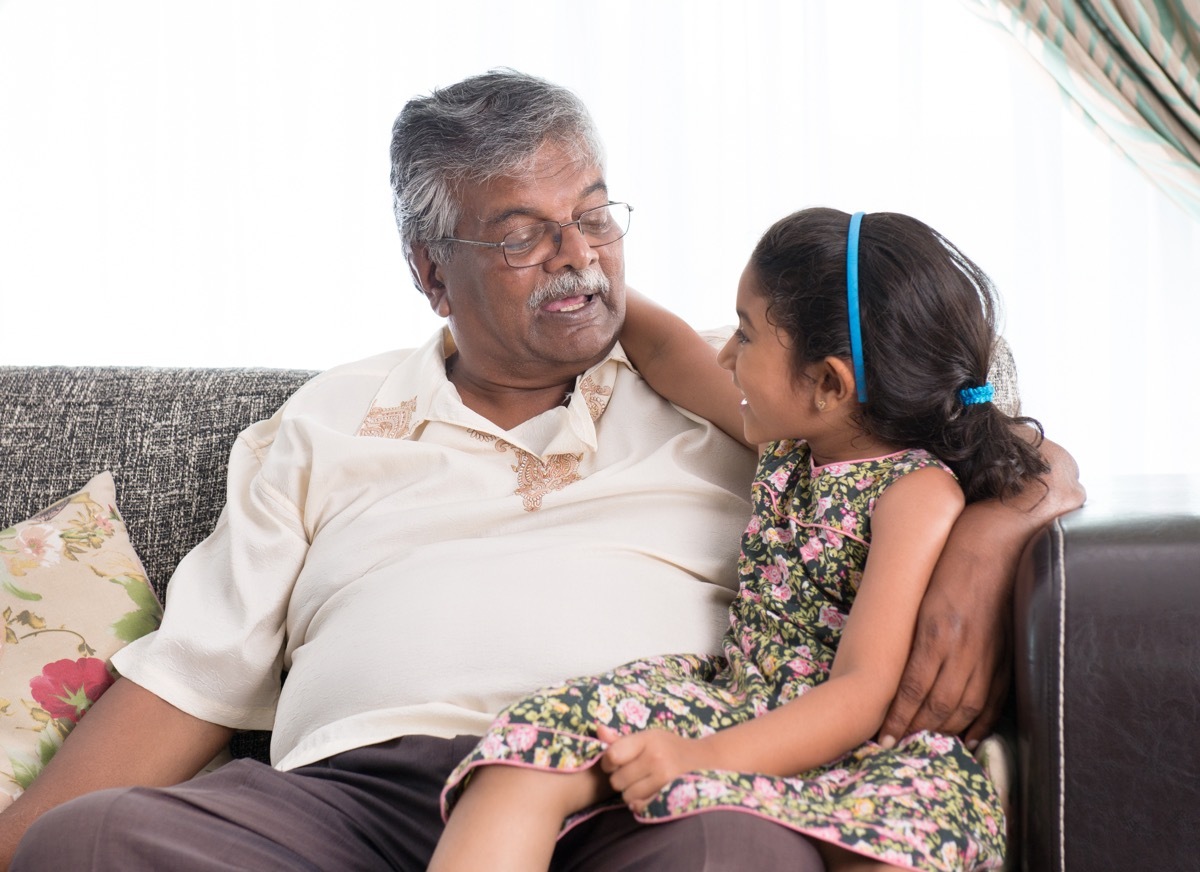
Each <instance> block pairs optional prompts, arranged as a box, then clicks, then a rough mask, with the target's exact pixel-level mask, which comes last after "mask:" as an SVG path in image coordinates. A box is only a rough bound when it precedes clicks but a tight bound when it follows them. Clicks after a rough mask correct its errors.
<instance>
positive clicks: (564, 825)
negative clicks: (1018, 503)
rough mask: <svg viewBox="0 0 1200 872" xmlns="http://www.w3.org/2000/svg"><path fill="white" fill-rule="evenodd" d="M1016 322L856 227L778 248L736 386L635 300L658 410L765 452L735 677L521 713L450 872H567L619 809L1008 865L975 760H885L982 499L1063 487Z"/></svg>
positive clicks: (823, 230)
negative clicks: (923, 611) (1048, 477)
mask: <svg viewBox="0 0 1200 872" xmlns="http://www.w3.org/2000/svg"><path fill="white" fill-rule="evenodd" d="M631 296H632V295H631ZM993 305H994V304H993V294H992V289H991V284H990V282H989V281H988V279H987V276H985V275H984V274H983V272H982V271H980V269H979V268H978V267H976V266H975V264H973V263H972V262H971V261H970V260H968V259H967V258H966V256H964V255H963V254H962V252H960V251H959V250H958V249H957V248H956V247H954V246H953V245H952V244H951V243H950V242H949V241H947V240H946V239H945V238H943V237H942V236H941V235H939V234H938V233H937V232H935V231H934V230H932V229H931V228H929V227H927V226H925V225H924V224H922V223H921V222H919V221H917V220H915V219H913V218H909V217H906V216H904V215H896V214H872V215H868V216H866V217H864V216H863V214H862V213H859V214H856V215H854V216H850V215H847V214H845V213H843V212H838V211H835V210H832V209H809V210H805V211H802V212H798V213H796V214H794V215H790V216H788V217H787V218H784V219H783V220H782V221H779V222H778V223H777V224H775V226H773V227H772V228H771V229H770V230H768V231H767V233H766V235H764V236H763V238H762V239H761V241H760V242H759V243H758V246H757V247H756V248H755V250H754V253H753V254H752V255H751V258H750V262H749V264H748V265H747V267H746V269H745V272H744V273H743V275H742V279H741V282H740V284H739V286H738V292H737V315H738V329H737V331H736V332H735V333H734V335H733V337H732V338H731V339H730V340H729V342H728V343H727V344H726V345H725V347H724V348H723V349H722V350H721V352H720V354H719V355H718V357H717V361H716V362H717V363H719V365H720V367H723V368H724V369H726V370H728V371H729V372H730V373H732V375H733V379H732V384H731V383H730V380H729V376H728V375H727V374H726V373H723V372H721V370H720V369H719V368H718V367H717V366H716V365H715V364H714V361H713V357H712V352H711V350H710V349H709V348H708V346H707V345H706V343H704V342H703V340H701V339H700V338H699V337H698V336H697V335H696V334H695V333H694V332H692V331H691V329H690V328H688V327H687V325H686V324H684V323H683V322H682V321H680V320H679V319H677V318H675V317H674V316H672V315H669V314H668V313H666V312H665V311H664V310H662V309H659V308H658V307H656V306H653V305H651V304H649V303H648V302H646V301H644V300H640V299H637V298H634V299H631V300H630V305H629V314H628V317H627V322H626V328H625V331H624V332H623V333H622V344H623V345H624V347H625V348H626V350H627V352H628V353H629V354H630V356H631V358H632V359H633V360H634V362H635V363H636V364H637V365H638V368H639V370H640V371H641V373H642V374H643V375H644V376H645V378H646V379H647V381H649V382H650V384H651V385H652V386H653V387H654V388H655V390H657V391H658V392H659V393H661V394H662V395H663V396H665V397H667V398H668V399H670V400H672V401H673V402H675V403H677V404H679V405H681V406H684V407H685V408H688V409H690V410H691V411H693V412H696V413H698V414H701V415H704V416H705V417H708V418H710V419H711V420H713V421H714V422H716V423H717V424H718V425H720V426H721V427H722V428H723V429H725V430H726V431H727V432H729V433H730V434H736V435H737V436H738V437H739V438H744V440H745V441H746V442H747V443H749V444H753V445H761V446H763V447H762V449H761V459H760V462H759V468H758V472H757V474H756V476H755V481H754V484H753V493H752V500H753V504H754V513H753V515H752V517H751V518H750V523H749V525H748V526H747V528H746V532H745V534H744V536H743V538H742V555H741V559H740V563H739V575H740V590H739V593H738V595H737V597H736V598H735V600H734V602H733V603H732V605H731V606H730V628H729V631H728V632H727V633H726V635H725V638H724V642H723V649H724V656H723V657H717V656H708V655H696V654H684V655H671V656H661V657H650V658H647V659H645V660H640V661H636V662H634V663H628V664H626V665H624V666H620V667H618V668H616V669H614V670H613V671H612V672H610V673H608V674H606V675H602V676H597V677H591V678H584V679H579V680H575V681H571V682H569V683H568V684H566V685H564V686H562V687H556V688H549V689H545V690H542V691H540V692H539V693H537V694H535V695H533V696H530V697H528V698H527V699H524V700H522V701H520V702H518V703H516V704H515V705H513V706H511V707H510V708H508V709H507V710H505V711H504V712H503V713H501V714H500V716H499V717H498V718H497V720H496V722H495V723H494V724H493V726H492V727H491V729H490V731H489V733H488V735H487V736H485V737H484V738H483V740H482V741H481V742H480V743H479V745H478V747H477V748H476V750H475V751H474V752H473V753H472V754H471V755H470V756H469V757H468V758H467V759H466V760H464V761H463V762H462V764H461V765H460V766H459V767H458V769H457V770H456V771H455V772H454V774H453V775H452V776H451V778H450V781H449V784H448V786H447V789H446V792H445V793H444V795H443V809H444V810H445V813H446V814H448V815H449V822H448V826H447V829H446V832H445V834H444V836H443V838H442V841H441V842H440V844H439V846H438V849H437V852H436V854H435V855H434V859H433V865H432V866H431V867H430V868H431V869H433V870H446V869H459V870H473V869H482V868H487V869H513V870H518V869H519V870H529V869H538V868H541V869H545V868H546V867H547V866H548V865H549V862H550V857H551V854H552V852H553V848H554V843H555V839H556V838H557V837H558V836H559V835H560V834H561V833H562V832H564V831H565V830H566V829H568V828H570V827H571V826H572V825H574V824H575V823H577V822H578V821H580V820H582V819H584V818H586V817H588V816H590V815H592V814H595V813H598V812H599V811H602V810H605V809H608V808H612V807H615V806H617V805H620V804H624V805H626V806H627V807H628V808H629V809H630V810H631V811H632V812H633V814H634V815H635V816H636V817H637V818H638V819H639V820H641V821H644V822H648V823H649V822H661V821H666V820H670V819H673V818H679V817H684V816H687V815H692V814H697V813H703V812H706V811H710V810H716V809H725V810H728V809H734V810H738V811H744V812H748V813H751V814H755V815H760V816H763V817H766V818H769V819H771V820H774V821H777V822H778V823H780V824H781V825H783V826H787V827H791V828H793V829H795V830H797V831H799V832H801V833H803V834H804V835H806V836H807V837H809V838H810V839H812V840H813V841H814V842H815V844H816V845H817V847H818V849H819V850H820V851H821V854H822V856H823V858H824V859H825V862H826V863H827V864H828V866H829V867H830V868H831V869H835V870H843V869H852V868H858V867H860V866H861V867H863V868H870V869H880V868H899V869H937V870H951V869H955V870H957V869H980V868H995V867H998V866H1000V865H1001V863H1002V861H1003V851H1004V820H1003V814H1002V812H1001V811H1000V809H999V803H998V800H997V798H996V795H995V792H994V790H993V788H992V785H991V784H990V783H989V781H988V779H987V776H986V775H985V773H984V772H983V770H982V769H981V767H980V766H979V764H977V763H976V761H975V760H974V759H973V758H972V756H971V755H970V753H969V752H968V751H967V749H966V748H965V747H964V746H963V745H962V743H961V742H960V740H958V739H957V738H954V737H951V736H944V735H940V734H934V733H927V732H922V733H916V734H913V735H910V736H908V737H906V738H904V739H902V740H900V741H899V742H898V743H892V742H888V743H887V746H884V745H880V744H877V743H875V742H873V741H872V740H871V739H872V737H873V736H874V735H875V734H876V732H877V731H878V730H879V727H880V725H881V724H882V722H883V717H884V714H885V712H886V711H887V707H888V705H889V703H890V702H891V700H892V699H893V697H894V696H895V694H896V690H897V687H898V684H899V681H900V675H901V672H902V669H903V666H904V663H905V661H906V659H907V656H908V650H909V646H910V644H911V640H912V635H913V631H914V627H915V624H916V616H917V609H918V606H919V604H920V602H921V598H922V596H923V594H924V591H925V586H926V584H927V582H928V579H929V576H930V574H931V573H932V571H933V567H934V563H935V562H936V560H937V557H938V555H939V553H940V552H941V549H942V545H943V544H944V542H945V540H946V537H947V535H948V533H949V531H950V528H951V526H952V525H953V523H954V520H955V518H956V517H957V515H958V513H959V512H960V511H961V509H962V507H963V505H964V502H965V501H972V500H977V499H985V498H989V497H1004V496H1006V495H1010V494H1013V493H1015V492H1016V491H1018V490H1020V489H1021V488H1022V486H1023V485H1024V484H1025V483H1026V482H1028V481H1030V480H1033V479H1035V478H1037V476H1039V475H1040V474H1041V473H1043V472H1045V471H1046V468H1045V465H1044V463H1043V462H1042V460H1041V458H1040V457H1039V455H1038V454H1037V452H1036V450H1035V448H1034V445H1035V444H1036V441H1037V439H1038V438H1040V427H1038V426H1037V424H1036V422H1033V421H1030V419H1024V418H1018V419H1013V418H1010V417H1008V416H1006V415H1004V414H1003V413H1001V412H1000V411H999V410H998V409H997V408H996V407H995V406H994V405H993V404H992V403H991V402H990V400H991V397H992V386H991V385H990V384H988V383H987V373H988V365H989V357H990V354H991V349H992V345H993V342H994V340H995V332H994V327H993ZM1014 423H1028V424H1033V425H1034V428H1036V431H1035V429H1033V428H1018V427H1014V426H1013V424H1014ZM1022 430H1028V434H1029V438H1025V437H1023V436H1021V435H1019V433H1020V432H1021V431H1022ZM956 479H957V481H956ZM868 547H869V549H870V556H869V558H868ZM631 607H634V606H633V605H631ZM663 619H664V620H670V616H669V615H665V616H663ZM489 764H504V765H489ZM451 810H453V813H452V814H451V813H450V812H451Z"/></svg>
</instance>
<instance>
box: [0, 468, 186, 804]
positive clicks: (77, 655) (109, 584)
mask: <svg viewBox="0 0 1200 872" xmlns="http://www.w3.org/2000/svg"><path fill="white" fill-rule="evenodd" d="M0 612H2V613H3V618H4V641H3V644H2V646H0V808H3V807H5V806H7V805H8V804H9V803H11V802H12V801H13V800H14V799H15V798H16V797H17V796H18V795H19V794H20V793H21V791H23V790H24V789H25V788H26V787H28V786H29V783H30V782H31V781H33V779H34V778H35V777H36V776H37V775H38V773H39V772H41V771H42V768H43V767H44V766H45V765H46V763H47V762H48V761H49V760H50V758H51V757H53V756H54V752H55V751H57V750H58V748H59V746H60V745H61V744H62V740H63V739H64V738H65V737H66V736H67V734H68V733H70V732H71V730H72V729H73V728H74V726H75V724H76V723H78V722H79V719H80V718H81V717H83V715H84V713H85V712H86V711H87V709H88V707H89V706H90V705H91V704H92V703H94V702H95V701H96V700H97V699H99V697H100V695H101V694H102V693H104V691H105V690H106V689H108V686H109V685H110V684H112V682H113V680H114V678H115V674H114V672H113V670H112V667H111V666H110V665H109V662H108V661H109V658H110V657H112V655H113V654H115V653H116V652H117V651H118V650H120V649H121V648H122V647H124V646H125V645H126V644H127V643H129V642H132V641H133V640H134V639H137V638H138V637H140V636H143V635H145V634H146V633H148V632H150V631H151V630H153V629H155V628H157V627H158V623H159V620H160V618H161V617H162V608H161V606H160V605H159V602H158V599H157V598H156V597H155V595H154V591H153V589H152V588H151V587H150V585H149V583H148V582H147V580H146V572H145V570H144V569H143V568H142V564H141V561H140V560H138V556H137V554H135V553H134V550H133V546H131V545H130V543H129V536H128V535H127V533H126V530H125V523H124V522H123V521H122V520H121V515H120V513H119V512H118V511H117V507H116V489H115V486H114V484H113V477H112V475H111V474H110V473H108V472H103V473H101V474H100V475H97V476H96V477H95V478H93V479H92V480H91V481H89V482H88V483H87V484H86V485H84V487H83V488H82V489H81V490H80V491H79V492H78V493H75V494H72V495H71V496H69V497H67V498H65V499H63V500H60V501H59V502H57V503H55V504H54V505H52V506H50V507H49V508H47V509H44V510H43V511H41V512H38V513H37V514H36V515H34V516H33V517H32V518H30V519H29V520H27V521H23V522H21V523H19V524H16V525H15V526H12V527H9V528H8V529H7V530H0Z"/></svg>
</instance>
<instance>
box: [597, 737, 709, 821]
mask: <svg viewBox="0 0 1200 872" xmlns="http://www.w3.org/2000/svg"><path fill="white" fill-rule="evenodd" d="M596 734H597V735H598V736H599V738H600V741H602V742H607V743H608V750H606V751H605V752H604V756H603V757H601V758H600V767H601V768H602V769H603V770H604V771H605V772H606V773H607V774H608V781H609V784H610V785H611V786H612V789H613V790H615V791H616V792H617V793H619V794H621V799H622V800H623V801H624V803H625V805H627V806H628V807H629V809H630V811H634V812H642V811H645V809H646V806H647V805H649V804H650V800H651V799H653V798H654V797H655V796H656V795H657V794H658V792H659V791H660V790H661V789H662V788H663V785H665V784H667V783H668V782H670V781H673V780H674V779H675V778H676V777H678V776H680V775H682V774H684V773H685V772H693V771H695V770H697V769H705V768H709V767H708V766H707V765H706V761H705V759H704V754H703V750H702V746H701V743H700V741H699V740H698V739H685V738H684V737H683V736H678V735H676V734H675V733H672V732H670V731H668V730H653V729H652V730H644V731H642V732H640V733H631V734H630V735H628V736H623V735H621V734H620V733H618V732H617V731H616V730H614V729H613V728H612V727H607V726H604V725H603V724H597V726H596Z"/></svg>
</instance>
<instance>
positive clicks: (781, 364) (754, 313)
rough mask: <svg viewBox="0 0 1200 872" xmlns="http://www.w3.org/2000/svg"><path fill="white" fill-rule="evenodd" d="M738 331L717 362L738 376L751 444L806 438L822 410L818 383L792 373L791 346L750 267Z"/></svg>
mask: <svg viewBox="0 0 1200 872" xmlns="http://www.w3.org/2000/svg"><path fill="white" fill-rule="evenodd" d="M737 316H738V329H737V330H735V331H734V334H733V336H731V337H730V338H729V341H728V342H726V343H725V347H724V348H722V349H721V353H720V355H719V356H718V358H717V361H718V362H719V363H720V364H721V366H723V367H724V368H725V369H727V370H729V371H730V372H731V373H732V374H733V382H734V384H735V385H737V387H738V389H739V390H740V391H741V392H742V396H743V397H744V398H745V399H743V400H742V423H743V425H744V427H745V430H746V440H747V441H748V442H752V443H756V444H759V445H761V444H763V443H766V442H771V441H774V440H776V439H798V438H806V437H807V436H808V435H809V430H810V429H811V428H812V426H813V424H814V423H815V421H816V418H817V415H818V412H819V410H818V409H817V408H816V398H815V396H814V394H815V389H816V381H815V379H813V378H812V377H811V376H808V375H807V374H801V376H800V377H797V376H796V374H795V372H794V370H793V368H792V341H791V337H790V336H788V335H787V334H786V333H784V332H783V331H781V330H778V329H777V328H776V327H775V325H774V324H772V323H771V322H770V321H769V320H768V318H767V298H766V297H765V296H764V295H763V293H762V291H761V290H760V285H759V279H758V274H757V272H756V271H755V270H754V268H753V267H752V266H750V265H747V266H746V268H745V269H744V270H743V271H742V278H741V280H740V281H739V282H738V290H737Z"/></svg>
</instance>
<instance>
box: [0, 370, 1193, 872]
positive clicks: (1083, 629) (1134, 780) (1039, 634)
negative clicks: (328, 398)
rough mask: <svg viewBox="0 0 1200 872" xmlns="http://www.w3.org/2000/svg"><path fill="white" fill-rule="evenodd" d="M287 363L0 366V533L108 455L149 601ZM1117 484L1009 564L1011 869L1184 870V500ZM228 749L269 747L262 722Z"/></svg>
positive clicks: (1188, 532)
mask: <svg viewBox="0 0 1200 872" xmlns="http://www.w3.org/2000/svg"><path fill="white" fill-rule="evenodd" d="M312 375H313V373H311V372H307V371H300V370H267V369H149V368H121V367H117V368H111V367H109V368H95V367H0V529H2V528H3V527H5V526H7V525H9V524H11V523H14V522H17V521H20V520H23V519H25V518H27V517H29V516H30V515H32V514H33V513H34V512H36V511H38V510H39V509H41V508H43V507H45V506H47V505H49V504H50V503H53V502H54V501H55V500H57V499H59V498H60V497H62V496H64V495H66V494H68V493H71V492H72V491H74V490H76V489H77V488H79V487H80V486H82V485H83V484H84V483H85V482H87V481H88V479H89V478H91V477H92V476H93V475H95V474H96V473H98V472H100V471H102V470H105V469H108V470H111V471H112V472H113V475H114V477H115V479H116V484H117V496H118V505H119V507H120V509H121V511H122V513H123V514H124V517H125V521H126V523H127V526H128V529H129V533H130V537H131V539H132V541H133V544H134V547H135V548H136V549H137V551H138V553H139V555H140V556H141V558H142V560H143V563H144V564H145V567H146V570H147V573H148V575H149V578H150V581H151V583H152V584H153V585H154V587H155V590H156V591H158V593H159V595H160V598H161V596H162V595H163V593H164V590H165V586H166V582H167V579H168V578H169V576H170V573H171V570H172V568H173V567H174V566H175V564H176V563H177V562H178V560H179V559H180V557H182V555H183V554H185V553H186V552H187V551H188V550H189V549H191V548H192V547H193V546H194V545H195V544H196V543H197V542H199V541H200V540H201V539H202V538H203V537H204V536H205V535H207V533H208V532H209V531H210V530H211V529H212V527H213V524H214V523H215V521H216V518H217V515H218V513H219V512H220V509H221V505H222V503H223V500H224V485H225V463H226V459H227V455H228V451H229V448H230V446H231V444H232V442H233V440H234V438H235V436H236V435H237V433H238V431H239V430H241V429H242V428H243V427H245V426H246V425H248V424H250V423H252V422H253V421H256V420H259V419H261V418H264V417H268V416H269V415H270V414H271V413H272V412H273V411H274V410H275V409H276V408H277V407H278V406H279V405H280V404H281V403H282V402H283V401H284V400H285V399H286V398H287V397H288V396H289V395H290V394H291V393H292V392H293V391H294V390H295V389H296V388H297V387H299V386H300V385H301V384H303V383H304V382H305V381H306V380H307V379H308V378H310V377H311V376H312ZM1172 487H1173V489H1172V488H1168V489H1167V492H1165V493H1164V492H1163V488H1162V487H1161V483H1160V484H1158V485H1156V484H1155V483H1153V482H1137V481H1135V482H1132V483H1131V484H1130V485H1129V486H1128V487H1127V489H1126V490H1125V491H1124V492H1123V493H1120V494H1117V495H1116V498H1115V499H1113V500H1112V501H1110V503H1109V505H1108V507H1105V506H1104V505H1097V506H1091V505H1089V506H1087V507H1085V508H1084V509H1081V510H1079V511H1077V512H1073V513H1071V514H1070V515H1068V516H1066V517H1064V518H1062V519H1060V520H1059V521H1057V522H1055V523H1054V524H1052V525H1050V527H1049V528H1048V529H1047V530H1046V531H1045V532H1044V533H1043V534H1042V535H1041V536H1040V537H1039V538H1038V539H1037V541H1036V542H1034V543H1033V544H1032V545H1031V547H1030V549H1029V551H1028V552H1027V555H1026V560H1025V561H1024V564H1023V567H1022V571H1021V575H1020V578H1019V580H1018V586H1017V594H1016V602H1015V610H1014V613H1015V621H1016V657H1015V664H1014V665H1015V672H1016V683H1015V686H1016V694H1015V702H1016V715H1017V734H1016V739H1017V741H1016V746H1017V751H1018V758H1019V766H1018V771H1019V788H1018V791H1017V796H1018V798H1019V807H1020V810H1019V812H1018V814H1017V815H1016V817H1017V821H1016V823H1017V826H1018V828H1019V838H1018V846H1019V847H1018V849H1017V852H1016V853H1017V857H1018V859H1019V864H1018V865H1019V866H1020V867H1021V868H1024V869H1029V870H1036V872H1042V870H1047V872H1082V870H1134V869H1156V870H1177V869H1195V868H1200V741H1197V737H1196V730H1195V724H1196V722H1197V719H1198V718H1197V715H1198V714H1200V711H1198V710H1200V632H1198V631H1197V628H1198V627H1200V511H1198V510H1197V501H1196V499H1195V495H1194V492H1193V491H1190V490H1188V489H1187V488H1183V489H1182V490H1181V489H1180V488H1179V487H1178V483H1175V484H1174V485H1172ZM234 753H235V754H250V755H253V756H258V757H260V758H265V754H266V738H265V735H263V734H252V735H242V736H239V737H238V738H237V739H236V740H235V745H234Z"/></svg>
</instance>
